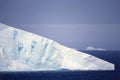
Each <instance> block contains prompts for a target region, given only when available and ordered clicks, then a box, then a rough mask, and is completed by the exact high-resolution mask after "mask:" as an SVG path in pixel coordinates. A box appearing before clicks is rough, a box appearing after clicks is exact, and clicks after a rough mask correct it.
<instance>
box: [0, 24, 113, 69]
mask: <svg viewBox="0 0 120 80" xmlns="http://www.w3.org/2000/svg"><path fill="white" fill-rule="evenodd" d="M59 69H69V70H114V64H112V63H109V62H107V61H104V60H101V59H99V58H96V57H94V56H92V55H89V54H86V53H83V52H79V51H76V50H74V49H71V48H67V47H65V46H62V45H60V44H59V43H57V42H55V41H53V40H50V39H47V38H44V37H42V36H38V35H35V34H32V33H29V32H26V31H23V30H19V29H16V28H13V27H9V26H7V25H4V24H0V71H39V70H59Z"/></svg>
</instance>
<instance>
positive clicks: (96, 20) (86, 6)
mask: <svg viewBox="0 0 120 80" xmlns="http://www.w3.org/2000/svg"><path fill="white" fill-rule="evenodd" d="M0 22H1V23H4V24H7V25H10V26H14V27H16V28H20V29H24V30H27V31H30V32H33V33H36V34H38V35H43V36H45V37H48V38H50V39H53V40H55V41H57V42H60V43H61V44H64V45H66V46H68V47H72V48H76V49H85V48H86V47H87V46H93V47H100V48H105V49H109V50H120V1H119V0H0Z"/></svg>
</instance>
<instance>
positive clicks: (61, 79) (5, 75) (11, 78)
mask: <svg viewBox="0 0 120 80" xmlns="http://www.w3.org/2000/svg"><path fill="white" fill-rule="evenodd" d="M83 52H87V53H89V54H91V55H94V56H96V57H99V58H101V59H104V60H106V61H109V62H111V63H114V64H115V70H114V71H45V72H44V71H38V72H0V80H120V51H83Z"/></svg>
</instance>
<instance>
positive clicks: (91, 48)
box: [85, 46, 107, 51]
mask: <svg viewBox="0 0 120 80" xmlns="http://www.w3.org/2000/svg"><path fill="white" fill-rule="evenodd" d="M85 50H92V51H106V50H107V49H103V48H94V47H92V46H89V47H87V48H86V49H85Z"/></svg>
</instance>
